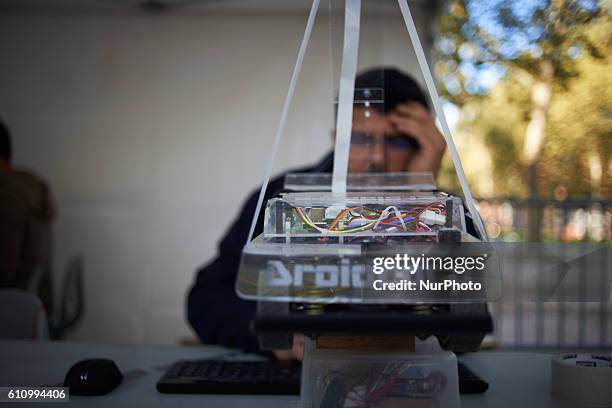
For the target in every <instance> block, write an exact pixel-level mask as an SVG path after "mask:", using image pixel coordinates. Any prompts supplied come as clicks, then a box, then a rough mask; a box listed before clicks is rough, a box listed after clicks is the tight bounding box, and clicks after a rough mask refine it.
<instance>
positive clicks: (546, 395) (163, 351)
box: [0, 341, 571, 408]
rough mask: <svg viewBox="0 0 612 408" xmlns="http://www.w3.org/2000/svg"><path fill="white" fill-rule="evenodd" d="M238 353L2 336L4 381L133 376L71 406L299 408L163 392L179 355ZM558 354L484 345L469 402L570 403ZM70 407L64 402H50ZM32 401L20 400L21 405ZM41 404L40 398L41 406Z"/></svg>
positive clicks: (278, 400) (500, 406) (0, 381)
mask: <svg viewBox="0 0 612 408" xmlns="http://www.w3.org/2000/svg"><path fill="white" fill-rule="evenodd" d="M230 353H232V352H231V351H230V350H227V349H224V348H221V347H210V346H206V347H184V346H125V345H101V344H93V343H75V342H29V341H0V386H35V385H36V386H41V385H51V384H58V383H60V382H62V381H63V379H64V376H65V374H66V372H67V371H68V369H69V368H70V366H71V365H72V364H74V363H75V362H77V361H79V360H82V359H85V358H93V357H102V358H110V359H112V360H114V361H115V362H116V363H117V365H118V366H119V368H120V369H121V370H122V371H123V372H128V373H127V374H126V379H125V380H124V381H123V382H122V384H121V385H119V387H117V389H115V390H114V391H112V392H111V393H110V394H108V395H105V396H97V397H78V396H71V397H70V404H69V405H71V406H87V407H111V406H112V407H125V406H130V405H131V406H147V407H166V406H167V407H170V406H172V407H215V408H224V407H231V408H237V407H243V406H244V407H253V408H258V407H262V408H263V407H288V408H291V407H298V406H299V398H298V397H297V396H253V395H249V396H244V395H174V394H160V393H159V392H157V390H156V389H155V383H156V382H157V380H158V379H159V377H160V376H161V375H162V373H163V371H164V368H165V367H166V366H167V365H169V364H171V363H172V362H174V361H176V360H179V359H203V358H213V357H221V356H226V355H228V354H230ZM550 359H551V357H550V354H546V353H538V352H523V351H521V352H518V351H482V352H478V353H471V354H466V355H462V356H461V357H460V360H461V361H463V362H464V363H465V364H466V365H467V366H468V367H470V368H471V369H472V370H473V371H474V372H476V373H477V374H478V375H479V376H480V377H482V378H484V379H485V380H486V381H487V382H488V383H489V390H488V391H487V392H486V393H485V394H480V395H464V396H462V397H461V406H462V407H463V408H466V407H467V408H470V407H474V408H477V407H495V408H504V407H537V408H548V407H570V406H571V405H567V404H563V403H562V402H561V401H558V400H553V399H551V396H550V370H551V362H550ZM54 405H57V406H66V404H65V403H58V404H52V403H51V405H49V403H46V404H45V407H48V406H54ZM24 406H26V404H25V403H20V404H19V407H24ZM36 406H39V404H36Z"/></svg>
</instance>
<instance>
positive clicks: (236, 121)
mask: <svg viewBox="0 0 612 408" xmlns="http://www.w3.org/2000/svg"><path fill="white" fill-rule="evenodd" d="M9 3H10V2H9ZM323 3H325V2H323ZM7 4H8V3H7V2H5V1H0V55H1V57H0V116H1V117H3V118H4V119H5V121H6V122H8V123H9V124H10V126H11V128H12V130H13V134H14V139H15V140H14V144H15V161H16V162H17V163H19V164H23V165H26V166H29V167H30V168H32V169H35V170H36V171H37V172H38V173H40V174H42V175H44V176H45V177H46V179H47V180H48V181H49V184H50V185H51V187H52V189H53V192H54V194H55V197H56V201H57V204H58V207H59V218H58V219H57V222H56V224H55V228H54V236H55V241H54V245H55V250H54V269H55V273H56V280H59V278H60V277H61V274H62V273H63V267H64V265H65V263H66V261H67V259H68V258H69V257H70V256H71V255H73V254H76V253H81V254H83V256H84V258H85V269H86V270H85V273H86V290H87V314H86V316H85V319H84V321H83V322H82V324H81V326H80V327H79V328H78V330H77V331H76V332H75V333H73V334H72V337H73V338H75V339H82V340H100V341H118V342H158V343H159V342H162V343H168V342H174V341H175V340H176V339H177V338H178V337H179V336H184V335H189V334H190V330H189V328H188V326H187V324H186V321H185V318H184V303H185V294H186V291H187V289H188V287H189V285H190V283H191V281H192V278H193V274H194V270H195V269H196V268H197V266H198V265H201V264H202V263H204V262H206V261H208V260H209V259H210V258H211V257H213V256H214V254H215V247H216V243H217V241H218V239H219V237H220V236H221V235H222V233H223V232H224V231H225V229H226V228H227V226H228V224H229V223H230V221H231V220H232V219H233V218H234V217H235V215H236V212H237V210H238V208H239V207H240V205H241V203H242V200H243V199H244V198H245V195H246V194H247V193H248V192H250V191H251V190H252V189H253V188H254V187H255V186H256V185H257V184H258V182H259V181H260V179H261V178H262V176H263V171H264V168H265V166H266V163H267V158H268V156H269V151H270V143H271V140H272V135H273V132H274V129H275V126H276V122H277V120H278V116H279V113H280V110H281V104H282V101H283V98H284V93H285V91H286V87H287V83H288V80H289V77H290V74H291V69H292V67H293V63H294V59H295V55H296V52H297V47H298V45H299V41H300V38H301V35H302V32H303V27H304V24H305V21H306V16H307V7H303V6H299V7H296V8H295V9H292V8H288V9H279V10H275V9H274V8H273V7H271V8H268V9H263V10H261V9H258V8H254V7H251V8H249V9H246V10H243V9H240V8H237V7H233V8H227V9H223V8H222V7H220V6H219V5H218V4H217V5H215V6H214V8H213V7H212V6H210V7H209V8H207V7H208V6H201V7H199V8H198V9H195V10H193V11H190V10H189V9H186V10H183V11H180V12H176V13H170V14H166V15H159V16H151V15H146V14H142V13H139V12H134V11H130V10H127V9H126V10H121V9H112V10H106V9H93V8H91V9H88V8H87V7H80V8H74V7H72V6H71V7H63V8H61V7H58V8H54V7H52V6H50V3H44V4H45V6H46V7H28V6H27V2H26V5H25V6H24V3H23V2H21V3H20V2H14V1H13V2H12V3H11V4H10V7H3V6H6V5H7ZM81 4H83V3H81ZM323 14H325V13H323ZM324 17H325V16H324ZM328 34H329V24H328V20H327V18H322V19H321V20H320V23H319V24H318V25H317V27H316V29H315V33H314V34H313V39H312V44H313V45H312V46H311V48H310V50H309V53H308V56H307V60H306V64H305V67H304V73H303V77H302V78H303V81H302V83H301V85H300V86H299V88H298V92H297V94H296V98H297V100H296V104H295V105H294V110H293V111H292V114H291V116H290V120H289V123H288V127H287V136H288V137H289V138H290V140H291V143H285V144H284V145H283V146H282V148H281V153H282V154H281V159H280V160H279V163H278V165H277V166H276V169H277V171H280V170H281V169H286V168H288V167H294V166H297V165H302V164H306V163H311V162H313V161H315V160H318V159H319V157H320V156H321V155H322V154H323V153H324V152H326V151H327V150H328V149H329V148H330V129H331V126H332V105H331V103H330V99H331V95H332V94H333V90H332V89H331V85H330V83H331V74H330V66H329V62H328V56H329V38H328ZM366 37H367V38H365V39H363V43H364V51H363V54H362V55H364V60H362V61H361V62H360V65H362V66H366V65H369V64H371V63H374V62H377V63H378V64H381V63H386V64H394V65H398V66H400V67H402V68H403V69H406V70H409V71H413V72H416V71H417V69H416V66H415V65H414V62H413V57H412V53H411V51H410V45H409V39H408V35H407V33H406V32H405V29H404V28H403V26H402V25H401V18H400V15H399V12H397V10H395V14H392V15H389V16H386V17H385V19H384V36H380V35H369V36H366ZM383 37H384V40H382V38H383ZM368 38H369V39H368ZM383 41H384V45H383V48H382V49H380V50H376V49H377V48H376V47H374V45H379V44H380V43H381V42H383ZM368 44H369V45H368ZM368 47H369V48H368ZM366 48H367V49H366ZM335 52H336V54H337V53H338V52H339V50H337V49H336V50H335ZM338 55H339V54H338ZM368 56H369V57H368ZM338 62H339V61H338V58H336V63H338Z"/></svg>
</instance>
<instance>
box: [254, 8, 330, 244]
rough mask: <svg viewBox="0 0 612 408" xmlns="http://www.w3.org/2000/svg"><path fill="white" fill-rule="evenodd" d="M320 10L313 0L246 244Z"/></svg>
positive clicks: (263, 195)
mask: <svg viewBox="0 0 612 408" xmlns="http://www.w3.org/2000/svg"><path fill="white" fill-rule="evenodd" d="M318 9H319V0H313V2H312V7H311V8H310V14H309V15H308V22H307V23H306V29H305V30H304V36H303V37H302V43H301V44H300V49H299V51H298V55H297V60H296V62H295V67H294V68H293V74H292V75H291V81H289V89H288V90H287V96H286V97H285V103H284V104H283V110H282V112H281V116H280V119H279V121H278V126H277V127H276V134H275V136H274V145H273V146H272V155H271V157H270V160H269V161H268V169H267V170H266V175H265V177H264V180H263V183H262V185H261V190H260V191H259V199H258V200H257V206H256V207H255V214H254V215H253V220H252V221H251V229H250V231H249V236H248V237H247V241H246V244H248V243H249V242H250V241H251V239H253V233H254V232H255V226H256V225H257V219H258V218H259V212H260V211H261V206H262V205H263V200H264V197H265V196H266V190H267V188H268V183H269V182H270V175H271V174H272V169H273V164H274V161H275V160H276V153H277V151H278V145H279V144H280V139H281V136H282V134H283V130H284V128H285V122H286V121H287V114H288V113H289V107H290V106H291V101H292V100H293V94H294V93H295V86H296V84H297V80H298V78H299V76H300V71H301V70H302V63H303V62H304V55H305V54H306V49H307V48H308V42H309V41H310V34H311V33H312V27H313V26H314V22H315V18H316V16H317V10H318Z"/></svg>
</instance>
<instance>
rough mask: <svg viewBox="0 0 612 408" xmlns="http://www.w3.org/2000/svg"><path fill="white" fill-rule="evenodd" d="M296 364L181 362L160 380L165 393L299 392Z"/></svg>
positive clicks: (160, 387) (216, 361)
mask: <svg viewBox="0 0 612 408" xmlns="http://www.w3.org/2000/svg"><path fill="white" fill-rule="evenodd" d="M300 370H301V366H300V365H299V364H297V363H282V362H276V361H221V360H195V361H194V360H191V361H178V362H176V363H174V364H172V366H170V368H169V369H168V370H167V371H166V373H165V374H164V376H163V377H162V378H161V379H160V380H159V382H158V383H157V390H158V391H159V392H163V393H179V394H183V393H189V394H267V395H293V394H299V393H300Z"/></svg>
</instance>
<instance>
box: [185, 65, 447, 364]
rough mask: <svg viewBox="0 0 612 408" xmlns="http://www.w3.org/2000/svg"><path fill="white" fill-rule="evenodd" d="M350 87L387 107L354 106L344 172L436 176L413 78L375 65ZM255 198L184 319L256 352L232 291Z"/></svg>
mask: <svg viewBox="0 0 612 408" xmlns="http://www.w3.org/2000/svg"><path fill="white" fill-rule="evenodd" d="M355 88H356V89H359V88H370V89H371V88H383V89H384V107H383V106H382V105H381V106H373V107H374V109H365V107H358V106H356V107H355V108H354V110H353V128H352V135H351V149H350V153H349V171H350V172H371V171H379V172H382V171H384V172H402V171H430V172H432V173H433V174H434V175H436V174H437V173H438V171H439V169H440V164H441V161H442V156H443V155H444V150H445V148H446V143H445V141H444V138H443V136H442V135H441V133H440V132H439V130H438V128H437V127H436V125H435V123H434V120H433V118H432V117H431V115H430V113H429V111H428V100H427V97H426V96H425V94H424V93H423V91H422V90H421V89H420V87H419V86H418V84H417V83H416V82H415V81H414V79H412V78H411V77H409V76H408V75H406V74H404V73H402V72H400V71H398V70H396V69H392V68H391V69H390V68H378V69H373V70H370V71H367V72H365V73H363V74H361V75H359V76H358V77H357V78H356V79H355ZM332 165H333V153H329V154H328V155H327V156H325V157H324V158H323V160H321V162H319V163H318V164H316V165H314V166H312V167H308V168H304V169H300V170H297V171H295V170H294V171H292V172H293V173H295V172H311V173H329V172H332V171H333V168H332ZM283 184H284V175H281V176H280V177H277V178H275V179H272V180H271V181H270V183H269V185H268V188H267V190H266V196H265V201H264V203H265V202H266V201H267V200H268V199H270V198H272V197H274V196H275V195H276V193H277V192H278V191H280V190H281V189H282V188H283ZM258 196H259V190H257V191H255V192H253V193H252V194H251V195H250V196H249V198H248V199H247V201H246V204H245V205H244V207H243V208H242V210H241V212H240V214H239V215H238V218H237V219H236V221H235V222H234V223H233V225H232V226H231V228H230V230H229V231H228V233H227V234H226V235H225V237H223V239H222V240H221V242H220V244H219V255H218V256H217V257H216V258H215V259H214V260H213V261H212V262H211V263H209V264H208V265H206V266H205V267H203V268H201V269H200V270H199V271H198V274H197V279H196V282H195V284H194V285H193V287H192V288H191V291H190V292H189V297H188V304H187V316H188V319H189V322H190V324H191V326H192V327H193V328H194V330H195V331H196V333H197V334H198V336H199V337H200V340H202V342H204V343H207V344H220V345H223V346H227V347H235V348H240V349H243V350H245V351H247V352H258V351H259V346H258V344H257V338H256V336H254V335H253V334H252V333H251V332H250V330H249V327H250V322H251V321H252V320H253V318H254V316H255V309H256V302H249V301H245V300H242V299H239V298H238V296H237V295H236V293H235V291H234V285H235V281H236V275H237V273H238V267H239V263H240V256H241V252H242V248H243V246H244V245H245V243H246V240H247V236H248V233H249V228H250V226H251V221H252V219H253V216H254V214H255V207H256V205H257V199H258ZM264 207H265V206H264ZM263 219H264V208H262V211H261V212H260V214H259V215H258V220H257V225H256V228H255V235H254V236H257V235H259V234H261V232H262V231H263ZM294 349H295V350H294V352H290V351H279V352H275V355H276V356H277V357H279V358H283V359H285V358H300V355H299V354H300V350H299V349H300V346H299V343H297V342H295V341H294Z"/></svg>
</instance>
